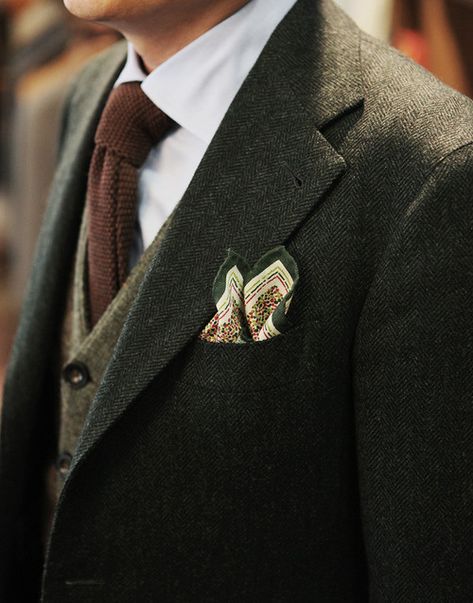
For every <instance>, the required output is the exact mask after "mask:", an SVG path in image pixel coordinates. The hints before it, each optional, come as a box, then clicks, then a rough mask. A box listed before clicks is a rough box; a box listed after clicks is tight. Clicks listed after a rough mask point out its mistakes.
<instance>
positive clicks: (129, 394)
mask: <svg viewBox="0 0 473 603" xmlns="http://www.w3.org/2000/svg"><path fill="white" fill-rule="evenodd" d="M344 27H345V28H349V29H350V31H349V33H347V32H346V30H344ZM354 32H355V34H356V35H354ZM357 35H358V30H357V29H356V28H355V27H354V26H353V25H352V24H351V22H350V21H349V20H348V19H347V18H346V17H345V16H344V13H342V12H341V11H339V10H338V9H336V8H335V7H334V6H333V4H332V3H331V2H325V1H322V2H315V3H314V2H313V1H312V0H299V2H298V3H297V4H296V5H295V7H294V8H293V9H292V11H291V12H290V13H289V14H288V16H287V17H286V18H285V19H284V20H283V22H282V23H281V24H280V26H279V27H278V29H277V30H276V32H275V33H274V34H273V36H272V38H271V40H270V41H269V43H268V45H267V46H266V48H265V50H264V51H263V53H262V55H261V57H260V58H259V60H258V61H257V63H256V65H255V67H254V68H253V70H252V72H251V73H250V75H249V76H248V78H247V80H246V81H245V83H244V84H243V86H242V88H241V90H240V92H239V93H238V95H237V97H236V98H235V100H234V102H233V104H232V106H231V107H230V109H229V111H228V112H227V115H226V116H225V118H224V120H223V122H222V124H221V126H220V128H219V130H218V132H217V133H216V135H215V137H214V139H213V141H212V143H211V145H210V146H209V148H208V151H207V153H206V155H205V157H204V159H203V160H202V162H201V164H200V166H199V168H198V170H197V172H196V174H195V176H194V178H193V180H192V182H191V184H190V186H189V188H188V190H187V191H186V193H185V195H184V197H183V198H182V199H181V201H180V203H179V205H178V207H177V209H176V211H175V214H174V217H173V221H172V223H171V224H170V226H169V228H168V230H167V233H166V236H165V238H164V240H163V242H162V244H161V246H160V248H159V250H158V252H157V254H156V256H155V257H154V259H153V262H152V264H151V266H150V267H149V269H148V271H147V273H146V275H145V278H144V280H143V282H142V285H141V287H140V290H139V293H138V296H137V298H136V300H135V302H134V304H133V306H132V308H131V310H130V313H129V315H128V318H127V320H126V323H125V325H124V328H123V331H122V334H121V336H120V339H119V341H118V344H117V346H116V348H115V351H114V354H113V357H112V360H111V362H110V364H109V367H108V369H107V371H106V374H105V376H104V379H103V381H102V383H101V385H100V387H99V390H98V392H97V395H96V397H95V400H94V401H93V404H92V406H91V409H90V412H89V415H88V417H87V420H86V423H85V426H84V429H83V432H82V436H81V439H80V442H79V445H78V449H77V452H76V455H75V458H74V462H73V466H72V468H71V473H70V476H69V479H72V478H73V475H74V472H75V470H76V469H77V467H78V466H79V465H80V464H81V463H82V462H83V460H84V459H85V458H86V456H87V454H88V452H89V451H90V450H91V449H92V448H93V447H94V446H95V445H96V444H97V443H98V442H99V440H100V438H101V437H102V435H103V434H104V432H105V431H106V430H107V429H108V428H109V427H110V426H111V425H112V424H113V423H114V422H115V421H116V420H117V419H118V418H119V417H120V416H121V415H122V414H123V412H124V411H125V410H126V408H127V407H128V406H129V404H130V403H132V402H133V401H134V400H135V399H136V398H137V397H138V396H139V394H140V393H141V392H142V391H143V390H144V389H145V388H146V386H147V385H148V384H149V383H150V381H151V380H153V379H155V378H157V377H158V376H159V374H160V372H161V371H162V370H163V368H164V367H165V366H166V365H167V364H168V363H169V362H170V361H171V359H172V358H173V357H174V356H175V355H176V354H177V353H178V352H179V351H180V350H181V349H182V348H183V347H184V346H185V345H186V344H187V343H188V342H189V341H190V340H191V339H192V338H193V337H195V336H196V335H197V334H198V333H199V331H200V330H201V329H202V328H203V327H204V326H205V324H206V323H207V322H208V321H209V320H210V318H211V317H212V316H213V314H214V312H215V308H214V304H213V301H212V294H211V292H212V282H213V279H214V276H215V274H216V272H217V270H218V268H219V265H220V264H221V262H222V261H223V260H224V258H225V255H226V251H227V248H228V247H231V248H232V249H234V250H235V251H237V252H239V253H241V254H242V255H244V256H246V258H247V259H248V261H249V262H250V264H251V263H253V262H254V261H255V260H256V259H257V258H258V257H259V256H260V255H262V254H263V253H264V252H266V251H267V250H268V249H269V248H271V247H273V246H275V245H278V244H281V243H284V242H285V241H287V239H288V238H289V237H290V236H291V234H292V233H293V231H294V230H295V229H296V228H297V226H298V225H299V224H300V222H301V221H302V220H303V219H304V218H305V217H306V216H307V214H308V213H309V212H311V211H313V210H314V208H315V207H316V206H317V204H318V203H319V202H320V201H321V200H322V198H323V196H324V194H325V193H327V191H328V190H329V189H330V187H331V186H333V185H334V183H335V181H336V180H337V178H339V177H340V176H341V175H342V174H343V172H344V171H345V169H346V165H345V161H344V160H343V158H342V157H341V156H340V155H338V154H337V152H336V151H335V150H334V148H333V147H332V146H331V145H330V144H329V142H328V141H327V140H326V139H325V138H324V136H323V135H322V134H321V132H320V130H319V128H320V127H321V126H323V125H324V124H326V123H327V122H329V121H331V120H333V119H335V118H336V117H337V116H338V115H339V114H341V113H344V112H346V111H348V110H349V109H350V108H353V107H355V106H358V105H359V104H360V103H361V102H362V96H361V92H360V86H359V64H358V53H359V48H358V42H356V43H355V42H353V40H355V39H356V40H357ZM347 40H348V42H347ZM340 44H342V45H341V46H340ZM350 44H352V46H353V47H352V48H347V45H350ZM346 51H349V52H352V53H353V54H352V55H350V56H349V57H348V59H347V60H345V61H343V60H342V59H341V53H342V52H346ZM332 72H333V73H336V74H337V78H336V82H338V84H337V83H336V82H335V80H332V78H330V77H329V79H330V84H327V82H326V78H327V77H328V76H330V74H331V73H332ZM69 479H68V480H67V481H69ZM67 485H68V484H67V482H66V485H65V486H66V487H65V488H64V491H63V494H65V492H66V490H67Z"/></svg>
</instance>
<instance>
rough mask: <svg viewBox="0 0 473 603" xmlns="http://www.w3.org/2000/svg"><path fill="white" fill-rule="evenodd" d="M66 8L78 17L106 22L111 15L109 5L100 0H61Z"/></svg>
mask: <svg viewBox="0 0 473 603" xmlns="http://www.w3.org/2000/svg"><path fill="white" fill-rule="evenodd" d="M63 1H64V6H65V7H66V8H67V10H68V11H69V12H70V13H71V14H72V15H74V16H75V17H79V19H85V20H86V21H101V22H107V21H108V20H110V18H111V17H112V15H111V12H112V11H111V7H110V6H107V4H108V3H107V2H104V1H102V0H63Z"/></svg>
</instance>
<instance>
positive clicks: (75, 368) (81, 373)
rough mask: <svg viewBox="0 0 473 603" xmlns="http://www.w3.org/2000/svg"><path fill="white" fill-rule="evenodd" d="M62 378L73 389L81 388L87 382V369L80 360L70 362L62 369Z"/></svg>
mask: <svg viewBox="0 0 473 603" xmlns="http://www.w3.org/2000/svg"><path fill="white" fill-rule="evenodd" d="M64 379H65V380H66V381H67V383H69V385H70V386H71V387H72V388H74V389H81V388H82V387H85V386H86V385H87V383H88V382H89V370H88V369H87V367H86V366H85V364H83V363H82V362H71V364H68V365H67V366H66V368H65V369H64Z"/></svg>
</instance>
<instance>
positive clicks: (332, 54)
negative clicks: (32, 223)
mask: <svg viewBox="0 0 473 603" xmlns="http://www.w3.org/2000/svg"><path fill="white" fill-rule="evenodd" d="M125 55H126V46H125V45H119V46H117V47H115V48H113V49H112V50H111V51H110V52H108V53H107V54H105V55H104V56H102V57H101V58H99V59H97V60H96V61H95V62H93V63H92V64H91V65H90V66H89V67H88V68H87V69H86V71H85V72H84V73H83V74H82V75H81V77H80V78H79V80H78V81H77V84H76V87H75V89H74V90H73V92H72V94H71V97H70V100H69V103H68V106H67V108H66V113H65V120H64V135H63V146H62V151H61V158H60V164H59V167H58V173H57V176H56V179H55V183H54V187H53V190H52V194H51V199H50V205H49V209H48V213H47V216H46V220H45V225H44V228H43V233H42V237H41V242H40V245H39V249H38V255H37V261H36V265H35V269H34V271H33V275H32V280H31V284H30V289H29V293H28V297H27V299H26V301H25V305H24V309H23V314H22V320H21V326H20V329H19V332H18V336H17V339H16V344H15V347H14V353H13V358H12V362H11V366H10V369H9V375H8V379H7V386H6V389H5V397H4V409H3V419H2V443H1V446H2V447H1V472H0V492H1V494H0V589H1V595H2V596H3V598H2V601H6V602H8V603H9V602H10V601H18V600H19V599H20V600H21V597H23V599H22V600H24V601H35V600H37V599H38V596H39V595H38V593H39V591H40V590H41V588H42V599H43V601H44V603H62V602H67V603H83V602H84V601H87V603H129V602H130V601H139V602H145V603H147V602H150V603H151V602H153V603H155V602H164V603H175V602H182V603H184V602H185V603H188V602H191V601H192V602H196V601H197V602H199V603H200V602H202V603H203V602H205V603H207V602H215V603H217V602H218V603H220V602H222V601H225V602H231V603H241V602H245V603H246V602H255V601H258V602H260V601H263V602H271V603H276V602H278V603H292V602H301V603H302V602H304V603H305V602H318V603H355V602H368V601H369V602H373V603H446V602H448V603H471V601H472V600H473V573H472V571H471V567H472V554H473V551H472V543H473V462H472V459H473V407H472V395H471V392H472V391H473V371H472V368H471V367H472V366H473V345H472V342H473V304H472V303H471V299H472V297H473V269H472V266H473V210H472V193H471V190H472V182H473V107H472V103H471V101H470V100H468V99H466V98H465V97H463V96H461V95H459V94H457V93H455V92H454V91H453V90H451V89H449V88H447V87H445V86H443V85H441V84H440V83H439V82H438V81H436V80H435V79H434V78H433V77H432V76H430V75H429V74H428V73H427V72H425V71H424V70H422V69H421V68H419V67H418V66H416V65H414V64H413V63H412V62H411V61H409V60H408V59H406V58H404V57H402V56H401V55H399V54H398V53H397V52H396V51H394V50H392V49H390V48H388V47H387V46H385V45H384V44H381V43H380V42H377V41H375V40H373V39H372V38H370V37H369V36H367V35H365V34H363V33H362V32H360V30H359V29H358V28H357V27H356V26H355V25H354V24H353V23H352V22H351V21H350V20H349V19H348V18H347V17H346V16H345V15H344V14H343V13H342V12H341V11H340V10H339V9H338V8H337V7H336V6H335V5H334V4H333V3H332V2H331V1H330V0H298V2H297V3H296V5H295V6H294V8H293V10H292V11H291V12H290V13H288V15H287V17H286V18H285V19H284V20H283V22H282V23H281V25H280V26H279V27H278V29H277V30H276V31H275V33H274V35H273V36H272V38H271V39H270V41H269V42H268V44H267V46H266V48H265V49H264V51H263V53H262V55H261V56H260V58H259V60H258V61H257V63H256V64H255V67H254V69H253V70H252V72H251V73H250V74H249V76H248V78H247V79H246V81H245V82H244V84H243V86H242V88H241V90H240V91H239V93H238V95H237V97H236V98H235V100H234V102H233V104H232V106H231V107H230V109H229V111H228V113H227V115H226V116H225V118H224V120H223V122H222V124H221V126H220V128H219V130H218V132H217V133H216V135H215V137H214V139H213V140H212V143H211V144H210V146H209V148H208V151H207V153H206V155H205V157H204V158H203V160H202V162H201V164H200V166H199V169H198V171H197V173H196V174H195V177H194V179H193V181H192V183H191V185H190V186H189V188H188V190H187V191H186V193H185V195H184V197H183V199H182V200H181V201H180V203H179V205H178V207H177V209H176V212H175V214H174V216H173V221H172V224H171V226H170V228H169V229H168V231H167V233H166V236H165V237H164V239H163V241H162V244H161V245H160V246H159V249H158V251H157V253H156V256H155V257H154V258H153V261H152V262H151V265H150V267H149V270H148V271H147V273H146V275H145V276H144V278H143V282H142V283H141V286H140V289H139V292H138V294H137V296H136V299H135V301H134V303H133V304H132V307H131V309H130V312H129V314H128V316H127V319H126V321H125V324H124V327H123V330H122V332H121V334H120V337H119V340H118V343H117V346H116V347H115V350H114V353H113V356H112V359H111V362H110V364H109V365H108V367H107V370H106V372H105V375H104V378H103V380H102V381H101V383H100V384H99V386H98V388H97V393H96V396H95V397H94V399H93V400H92V403H91V407H90V411H89V413H88V416H87V418H86V421H85V424H84V429H83V430H82V433H81V436H80V440H79V443H78V448H77V450H76V453H75V455H74V460H73V465H72V468H71V471H70V474H69V476H68V478H67V479H66V482H65V484H64V488H63V491H62V494H61V498H60V501H59V505H58V509H57V513H56V517H55V522H54V527H53V530H52V534H51V538H50V541H49V546H48V550H47V552H46V555H45V556H43V552H42V551H41V548H40V547H39V544H38V537H37V530H38V525H40V519H41V518H40V515H39V509H38V505H37V502H36V501H37V500H38V491H39V486H40V485H41V483H42V481H41V480H40V478H39V477H38V476H39V475H40V473H41V470H42V468H43V467H44V465H45V463H46V457H47V454H48V451H49V450H51V448H54V445H55V443H54V442H51V438H50V437H48V436H49V435H50V433H51V430H50V421H51V416H50V400H51V397H50V392H49V391H48V390H49V388H50V387H51V384H54V383H56V381H55V380H54V376H53V375H51V367H53V366H54V362H53V359H52V358H51V355H50V354H48V353H45V350H54V349H55V346H56V345H57V316H58V315H60V313H61V311H62V305H63V303H64V288H65V285H64V283H65V282H66V280H67V279H66V275H67V273H68V271H69V270H70V267H71V262H72V256H73V253H74V250H75V246H76V237H77V231H78V227H79V222H80V216H81V214H82V210H83V198H84V188H85V184H86V183H85V178H84V173H85V171H86V169H87V165H88V161H90V155H91V152H92V146H93V135H94V131H95V128H96V125H97V122H98V118H99V116H100V112H101V109H102V107H103V106H104V104H105V101H106V98H107V96H108V94H109V92H110V89H111V87H112V85H113V81H114V80H115V78H116V75H117V73H118V72H119V70H120V68H121V66H122V65H123V61H124V58H125ZM281 244H284V245H285V246H286V248H287V250H288V252H289V253H290V254H291V256H292V257H294V259H295V261H296V263H297V265H298V269H299V277H300V278H299V282H298V285H297V289H296V291H295V294H294V298H293V301H292V303H291V307H290V309H289V312H288V320H289V321H290V322H291V324H292V325H293V326H292V327H291V328H290V329H289V330H288V331H287V332H285V333H284V334H283V335H280V336H278V337H275V338H274V339H270V340H268V341H265V342H253V343H248V344H234V345H232V344H222V345H217V344H212V343H208V342H205V341H200V340H199V339H198V334H199V332H200V331H201V330H202V329H203V328H204V326H205V325H206V324H207V323H208V322H209V321H210V319H211V318H212V316H213V315H214V313H215V305H214V301H213V299H212V283H213V280H214V278H215V275H216V273H217V270H218V268H219V266H220V265H221V264H222V262H223V260H224V258H225V257H226V255H227V250H228V248H231V249H233V250H235V251H236V252H237V253H239V254H240V255H243V256H245V257H246V259H247V261H248V263H249V264H250V265H252V264H254V262H255V261H256V260H257V259H258V258H259V257H261V256H262V254H263V253H264V252H266V251H268V250H269V249H271V248H273V247H275V246H276V245H281ZM43 561H44V566H43V565H42V563H43ZM42 567H44V570H43V578H42V587H41V586H40V582H41V576H40V574H41V572H42Z"/></svg>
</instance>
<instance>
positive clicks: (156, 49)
mask: <svg viewBox="0 0 473 603" xmlns="http://www.w3.org/2000/svg"><path fill="white" fill-rule="evenodd" d="M247 3H248V0H220V1H219V2H215V0H212V1H210V2H209V3H208V4H206V5H205V6H204V7H203V6H202V3H200V4H199V10H195V11H194V12H193V11H192V9H191V8H190V7H189V10H187V11H186V12H185V13H183V12H179V13H176V11H173V10H169V11H168V12H166V11H163V12H162V13H161V14H160V15H159V18H157V19H156V21H157V22H156V21H155V20H153V19H150V20H149V21H148V22H146V23H140V24H138V25H136V24H134V23H130V22H128V23H124V24H123V25H122V26H120V25H118V26H117V27H116V29H118V30H119V31H121V33H122V34H123V35H124V36H125V38H126V39H127V40H128V41H129V42H131V43H132V44H133V47H134V48H135V50H136V52H137V54H138V55H139V56H140V57H141V60H142V63H143V66H144V68H145V70H146V71H147V72H148V73H150V72H151V71H153V69H155V68H156V67H158V66H159V65H161V63H164V61H166V60H167V59H169V58H170V57H172V56H173V55H174V54H176V53H177V52H178V51H179V50H181V49H182V48H184V47H185V46H187V45H188V44H190V43H191V42H192V41H193V40H195V39H197V38H198V37H199V36H201V35H202V34H204V33H205V32H206V31H208V30H209V29H211V28H212V27H214V26H215V25H217V24H218V23H220V22H222V21H224V20H225V19H226V18H227V17H229V16H231V15H232V14H234V13H235V12H237V11H238V10H239V9H240V8H242V7H243V6H244V5H245V4H247ZM189 4H190V5H191V4H192V2H190V3H189Z"/></svg>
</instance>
